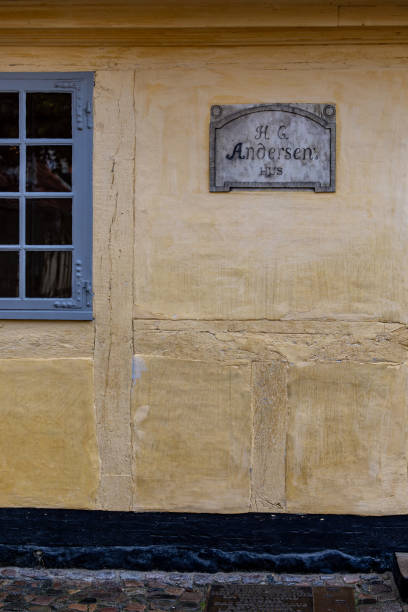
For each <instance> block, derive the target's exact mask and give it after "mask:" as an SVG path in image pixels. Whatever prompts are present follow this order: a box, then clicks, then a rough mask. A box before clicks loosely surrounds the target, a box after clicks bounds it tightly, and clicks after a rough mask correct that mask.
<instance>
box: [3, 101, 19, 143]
mask: <svg viewBox="0 0 408 612" xmlns="http://www.w3.org/2000/svg"><path fill="white" fill-rule="evenodd" d="M0 138H18V93H9V92H5V91H4V92H3V91H2V92H1V93H0Z"/></svg>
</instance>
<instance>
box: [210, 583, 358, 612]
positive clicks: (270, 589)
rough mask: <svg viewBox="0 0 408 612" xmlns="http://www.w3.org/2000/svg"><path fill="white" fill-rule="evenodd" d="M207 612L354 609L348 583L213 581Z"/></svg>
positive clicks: (333, 611) (335, 611)
mask: <svg viewBox="0 0 408 612" xmlns="http://www.w3.org/2000/svg"><path fill="white" fill-rule="evenodd" d="M205 609H206V612H354V611H355V606H354V591H353V589H352V588H351V587H314V588H313V589H312V588H311V587H296V586H277V585H261V584H247V585H242V584H229V585H213V586H212V587H211V589H210V594H209V598H208V602H207V606H206V608H205Z"/></svg>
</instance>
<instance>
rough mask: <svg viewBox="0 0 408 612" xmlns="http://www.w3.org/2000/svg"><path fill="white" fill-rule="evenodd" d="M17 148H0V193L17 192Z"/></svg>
mask: <svg viewBox="0 0 408 612" xmlns="http://www.w3.org/2000/svg"><path fill="white" fill-rule="evenodd" d="M19 160H20V151H19V147H0V191H18V190H19V189H18V183H19V168H20V164H19Z"/></svg>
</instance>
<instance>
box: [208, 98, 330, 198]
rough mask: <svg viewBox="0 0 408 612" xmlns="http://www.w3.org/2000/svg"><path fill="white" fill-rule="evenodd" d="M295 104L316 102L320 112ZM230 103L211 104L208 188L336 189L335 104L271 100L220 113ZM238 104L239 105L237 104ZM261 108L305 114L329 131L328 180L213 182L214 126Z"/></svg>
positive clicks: (255, 111) (212, 190)
mask: <svg viewBox="0 0 408 612" xmlns="http://www.w3.org/2000/svg"><path fill="white" fill-rule="evenodd" d="M297 104H302V105H303V104H304V105H306V104H310V105H311V106H315V107H316V106H319V107H320V109H321V115H318V114H316V113H312V112H310V111H307V110H305V109H304V108H301V107H300V106H297ZM231 106H234V105H230V104H226V105H222V104H213V105H212V106H211V119H210V192H212V193H215V192H229V191H231V190H232V189H272V190H279V191H282V190H283V191H284V190H292V191H301V190H302V191H303V190H306V191H314V192H315V193H333V192H335V191H336V105H335V104H334V103H331V102H326V103H324V104H315V103H306V102H305V103H301V102H297V103H294V104H291V103H273V104H250V105H242V108H241V109H240V110H237V111H236V112H233V113H228V114H226V115H223V109H224V108H225V107H227V108H228V107H231ZM237 106H241V105H237ZM262 111H284V112H287V113H292V114H294V115H300V116H302V117H306V118H307V119H310V120H312V121H315V122H316V123H318V124H319V125H321V126H322V127H324V128H325V129H327V130H329V131H330V183H329V184H322V183H320V182H315V181H310V182H302V181H286V182H283V181H282V182H276V181H275V182H258V181H251V182H245V181H231V182H230V181H226V182H224V185H222V186H217V185H216V172H217V168H216V145H217V130H218V129H220V128H223V127H224V126H225V125H226V124H227V123H229V122H230V121H235V120H236V119H239V118H240V117H244V116H245V115H248V114H252V113H259V112H262Z"/></svg>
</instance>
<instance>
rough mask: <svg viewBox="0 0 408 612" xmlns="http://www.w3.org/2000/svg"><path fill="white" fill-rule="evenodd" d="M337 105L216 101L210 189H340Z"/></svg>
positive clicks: (211, 147) (213, 112) (212, 133)
mask: <svg viewBox="0 0 408 612" xmlns="http://www.w3.org/2000/svg"><path fill="white" fill-rule="evenodd" d="M335 180H336V107H335V105H334V104H255V105H246V104H245V105H244V104H234V105H215V106H212V107H211V123H210V191H230V190H231V189H297V190H299V189H306V190H313V191H320V192H322V191H335Z"/></svg>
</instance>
